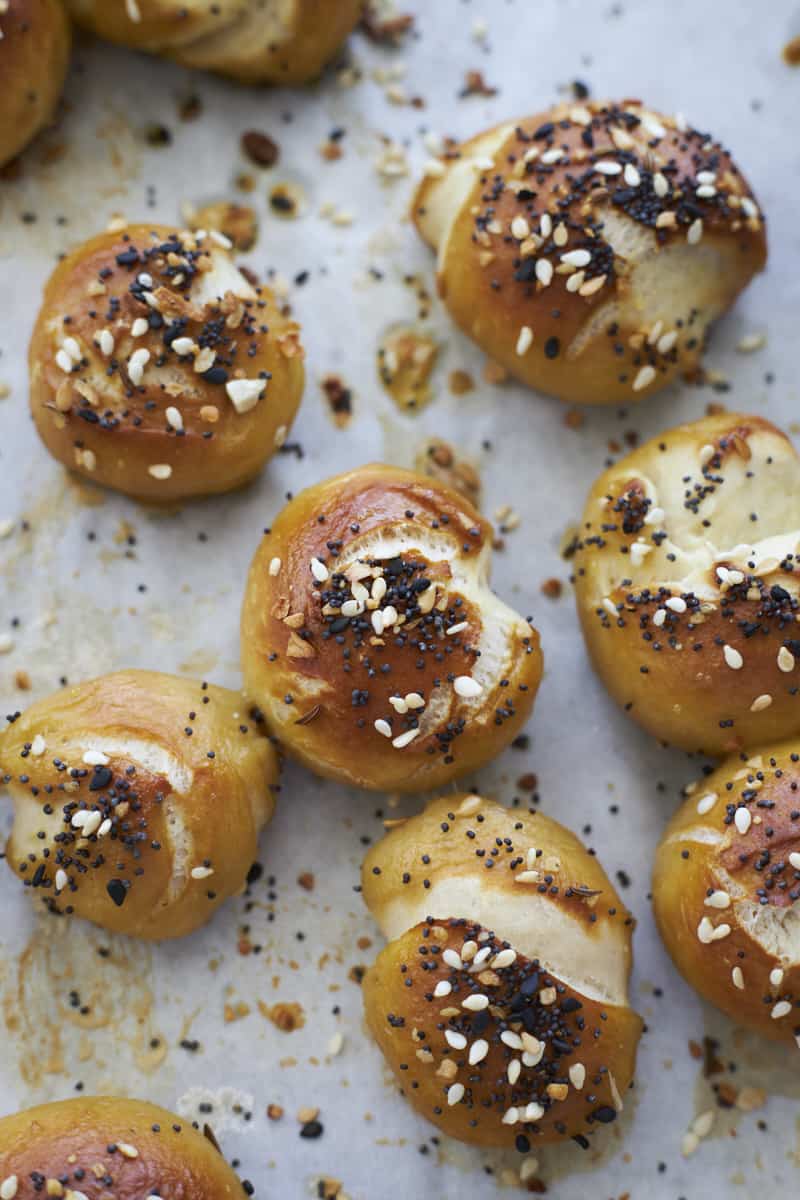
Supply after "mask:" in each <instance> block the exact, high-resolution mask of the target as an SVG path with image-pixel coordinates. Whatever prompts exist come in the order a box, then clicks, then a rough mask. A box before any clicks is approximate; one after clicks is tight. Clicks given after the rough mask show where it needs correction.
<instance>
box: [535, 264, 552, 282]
mask: <svg viewBox="0 0 800 1200" xmlns="http://www.w3.org/2000/svg"><path fill="white" fill-rule="evenodd" d="M536 278H537V279H538V280H539V283H540V284H541V285H542V287H549V285H550V283H551V282H552V279H553V264H552V263H551V262H550V260H549V259H548V258H539V259H537V260H536Z"/></svg>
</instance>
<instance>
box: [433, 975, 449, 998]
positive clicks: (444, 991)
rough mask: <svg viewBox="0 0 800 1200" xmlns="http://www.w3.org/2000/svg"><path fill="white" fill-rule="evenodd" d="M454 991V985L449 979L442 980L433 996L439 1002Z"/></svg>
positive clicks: (434, 990)
mask: <svg viewBox="0 0 800 1200" xmlns="http://www.w3.org/2000/svg"><path fill="white" fill-rule="evenodd" d="M452 990H453V985H452V983H450V982H449V981H448V980H447V979H440V980H439V982H438V983H437V985H436V987H435V988H434V989H433V994H434V996H435V997H436V999H437V1000H441V998H442V997H443V996H449V995H450V993H451V992H452Z"/></svg>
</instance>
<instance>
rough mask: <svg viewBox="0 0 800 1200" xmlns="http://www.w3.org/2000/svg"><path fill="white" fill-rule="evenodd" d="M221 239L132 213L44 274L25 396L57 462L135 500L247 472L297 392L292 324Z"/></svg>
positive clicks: (286, 417) (269, 450) (192, 490)
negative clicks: (136, 220) (127, 222)
mask: <svg viewBox="0 0 800 1200" xmlns="http://www.w3.org/2000/svg"><path fill="white" fill-rule="evenodd" d="M229 246H230V243H229V242H228V240H227V238H225V237H224V236H223V235H222V234H219V233H215V232H211V233H205V232H204V231H203V230H200V231H199V232H195V233H187V232H182V233H178V232H175V231H174V230H170V229H168V228H166V227H165V226H149V225H131V226H128V227H127V228H126V229H124V230H122V231H121V232H119V233H116V232H113V233H102V234H100V235H99V236H98V237H95V238H92V239H90V240H89V241H88V242H85V243H84V244H83V245H82V246H79V247H78V248H77V250H74V251H73V252H72V254H70V255H68V256H67V257H66V258H65V259H64V260H63V261H62V262H61V263H59V265H58V266H57V267H56V269H55V271H54V272H53V274H52V275H51V277H50V280H49V282H48V284H47V287H46V288H45V293H44V300H43V302H42V307H41V310H40V312H39V316H38V319H37V321H36V326H35V328H34V332H33V337H32V339H31V344H30V351H29V362H30V377H31V387H30V402H31V411H32V413H33V418H34V421H35V422H36V427H37V429H38V431H39V434H40V436H41V438H42V440H43V442H44V443H45V445H46V446H47V448H48V450H49V451H50V453H51V454H52V455H53V456H54V457H55V458H57V459H58V460H59V461H60V462H62V463H64V465H65V466H67V467H70V468H71V469H72V470H74V471H78V472H79V473H80V474H82V475H86V476H87V477H88V478H90V479H93V480H95V481H96V482H97V483H101V484H104V485H105V486H107V487H112V488H116V489H117V490H118V491H121V492H127V493H128V494H129V495H132V496H135V497H137V498H139V499H143V500H154V501H158V502H163V501H171V500H182V499H186V498H188V497H190V496H201V495H207V494H211V493H215V492H225V491H229V490H230V489H231V488H236V487H239V486H240V485H241V484H244V483H247V482H248V481H249V480H250V479H252V478H253V477H254V476H255V475H257V474H258V472H259V471H260V470H261V468H262V467H263V465H264V463H265V462H266V461H267V459H268V458H270V457H271V456H272V455H273V454H274V453H275V451H276V450H277V449H278V447H279V446H280V445H281V444H282V443H283V441H284V440H285V438H286V435H287V432H288V430H289V428H290V426H291V423H292V420H293V418H294V415H295V413H296V411H297V407H298V405H299V403H300V396H301V394H302V390H303V365H302V349H301V347H300V344H299V340H298V334H299V331H298V327H297V325H295V324H294V322H292V321H290V320H288V319H287V318H286V317H285V316H284V315H283V313H282V312H281V310H280V309H279V307H278V305H277V303H276V301H275V298H274V296H273V295H272V293H271V292H270V291H269V289H267V288H264V287H261V286H258V285H254V284H251V283H250V282H248V279H246V278H245V276H244V275H243V274H242V272H241V271H239V269H238V268H237V267H236V266H235V265H234V263H233V261H232V259H231V257H230V254H229Z"/></svg>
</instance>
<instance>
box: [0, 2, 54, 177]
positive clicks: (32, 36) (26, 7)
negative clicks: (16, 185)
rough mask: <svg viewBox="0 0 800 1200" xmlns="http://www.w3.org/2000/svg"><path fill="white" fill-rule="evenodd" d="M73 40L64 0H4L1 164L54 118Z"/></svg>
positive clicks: (0, 20) (0, 15) (0, 8)
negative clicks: (62, 0) (62, 1)
mask: <svg viewBox="0 0 800 1200" xmlns="http://www.w3.org/2000/svg"><path fill="white" fill-rule="evenodd" d="M71 43H72V37H71V34H70V25H69V21H68V20H67V16H66V13H65V11H64V6H63V4H62V3H61V0H5V2H4V3H2V4H0V83H2V96H0V166H1V165H2V164H3V163H5V162H8V160H9V159H11V158H14V156H15V155H17V154H19V153H20V151H21V150H23V149H24V148H25V146H27V144H28V142H29V141H30V140H31V139H32V138H33V137H35V136H36V134H37V133H39V132H40V131H41V130H42V129H44V127H45V126H46V125H47V124H48V122H49V121H50V120H51V119H52V117H53V114H54V112H55V110H56V105H57V104H58V100H59V97H60V95H61V89H62V88H63V86H64V77H65V76H66V73H67V65H68V63H69V51H70V46H71Z"/></svg>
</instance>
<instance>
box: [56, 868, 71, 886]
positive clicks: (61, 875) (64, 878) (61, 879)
mask: <svg viewBox="0 0 800 1200" xmlns="http://www.w3.org/2000/svg"><path fill="white" fill-rule="evenodd" d="M68 887H69V876H68V875H67V872H66V871H65V870H63V869H62V868H61V867H59V868H58V870H57V871H56V891H57V892H63V891H64V890H65V888H68Z"/></svg>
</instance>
